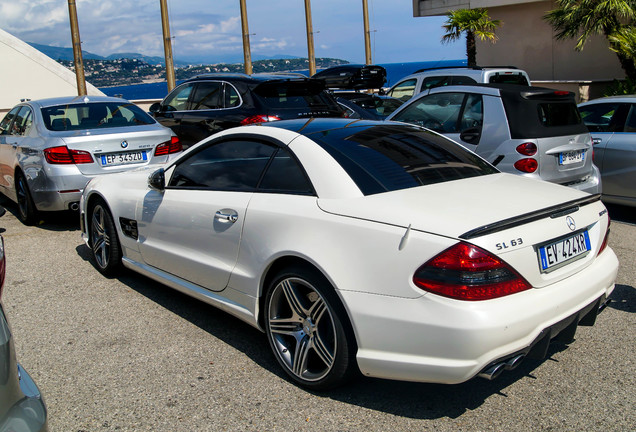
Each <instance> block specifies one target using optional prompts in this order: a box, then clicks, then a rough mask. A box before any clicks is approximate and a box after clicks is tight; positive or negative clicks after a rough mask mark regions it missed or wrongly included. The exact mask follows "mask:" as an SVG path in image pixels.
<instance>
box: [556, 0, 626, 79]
mask: <svg viewBox="0 0 636 432" xmlns="http://www.w3.org/2000/svg"><path fill="white" fill-rule="evenodd" d="M556 6H557V8H556V9H554V10H552V11H550V12H548V13H547V14H546V15H545V16H544V19H545V20H546V21H548V22H549V23H550V25H552V28H554V30H555V31H556V38H557V40H561V39H576V45H575V49H576V50H577V51H581V50H583V47H584V45H585V42H587V40H588V38H589V37H590V36H592V35H595V34H596V35H602V36H604V37H605V38H606V39H607V41H608V42H609V45H610V49H612V50H613V51H614V52H616V55H617V56H618V60H619V61H620V63H621V66H622V68H623V70H624V71H625V74H626V75H627V77H628V78H629V79H630V80H636V66H635V62H634V58H633V57H632V58H630V57H629V56H628V55H626V53H625V52H624V50H622V49H620V47H619V44H620V42H619V41H618V40H616V39H615V38H616V37H620V34H621V33H622V31H623V30H624V29H626V28H627V29H632V32H633V27H631V25H632V23H633V20H634V17H635V15H636V13H635V12H636V7H635V6H636V0H556Z"/></svg>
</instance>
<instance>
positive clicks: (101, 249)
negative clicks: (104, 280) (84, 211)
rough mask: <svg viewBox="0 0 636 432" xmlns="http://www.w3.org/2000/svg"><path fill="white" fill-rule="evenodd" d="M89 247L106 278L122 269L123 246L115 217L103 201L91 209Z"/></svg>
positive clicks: (97, 265)
mask: <svg viewBox="0 0 636 432" xmlns="http://www.w3.org/2000/svg"><path fill="white" fill-rule="evenodd" d="M88 224H89V226H88V235H89V245H90V247H91V255H92V256H93V260H94V261H95V267H97V270H99V272H100V273H102V274H103V275H105V276H113V275H114V274H115V273H117V271H118V270H120V268H121V256H122V254H121V246H120V244H119V238H118V237H117V230H116V229H115V223H114V222H113V217H112V215H111V214H110V211H109V210H108V207H107V206H106V204H105V203H104V202H103V201H101V200H100V201H97V202H96V203H94V204H93V205H91V207H90V211H89V219H88Z"/></svg>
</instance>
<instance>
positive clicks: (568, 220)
mask: <svg viewBox="0 0 636 432" xmlns="http://www.w3.org/2000/svg"><path fill="white" fill-rule="evenodd" d="M565 223H566V224H568V228H570V231H574V230H575V229H576V222H574V219H572V217H571V216H568V217H566V218H565Z"/></svg>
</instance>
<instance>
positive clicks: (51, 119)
mask: <svg viewBox="0 0 636 432" xmlns="http://www.w3.org/2000/svg"><path fill="white" fill-rule="evenodd" d="M42 118H43V120H44V125H45V126H46V128H47V129H48V130H52V131H68V130H82V129H104V128H113V127H122V126H139V125H149V124H154V123H155V120H154V119H153V118H152V117H150V116H149V115H148V114H146V113H145V112H144V111H142V110H141V109H140V108H139V107H138V106H137V105H134V104H132V103H129V102H126V103H118V102H91V103H82V104H71V105H56V106H52V107H47V108H42Z"/></svg>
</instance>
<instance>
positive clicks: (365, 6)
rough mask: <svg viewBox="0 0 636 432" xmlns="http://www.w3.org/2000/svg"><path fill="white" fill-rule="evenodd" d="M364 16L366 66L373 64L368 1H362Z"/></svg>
mask: <svg viewBox="0 0 636 432" xmlns="http://www.w3.org/2000/svg"><path fill="white" fill-rule="evenodd" d="M362 14H363V15H364V53H365V61H366V64H368V65H370V64H372V63H371V33H370V31H369V6H368V4H367V0H362Z"/></svg>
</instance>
